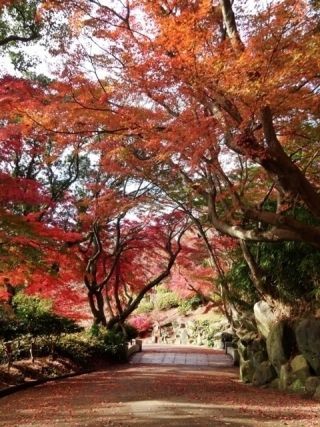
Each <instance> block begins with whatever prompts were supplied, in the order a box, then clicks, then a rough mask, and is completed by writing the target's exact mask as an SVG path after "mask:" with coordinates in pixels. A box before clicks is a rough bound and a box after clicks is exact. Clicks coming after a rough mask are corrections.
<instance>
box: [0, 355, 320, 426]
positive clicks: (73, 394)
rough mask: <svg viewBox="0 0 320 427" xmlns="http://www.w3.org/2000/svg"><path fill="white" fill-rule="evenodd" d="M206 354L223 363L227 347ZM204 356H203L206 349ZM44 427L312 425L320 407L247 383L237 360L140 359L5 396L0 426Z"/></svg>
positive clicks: (1, 401)
mask: <svg viewBox="0 0 320 427" xmlns="http://www.w3.org/2000/svg"><path fill="white" fill-rule="evenodd" d="M172 350H173V349H171V350H170V352H172ZM150 351H151V350H149V354H151V353H152V351H153V350H152V351H151V353H150ZM168 351H169V350H168ZM175 351H176V349H175ZM181 351H182V352H185V349H181ZM207 351H208V354H210V357H211V356H212V355H214V354H216V355H217V357H219V358H220V361H221V357H222V353H221V352H219V351H214V350H207ZM176 352H178V353H179V350H177V351H176ZM192 354H193V355H195V354H197V351H196V350H195V349H194V351H193V352H192ZM199 354H200V355H201V357H202V356H203V355H204V354H206V350H204V349H202V351H201V352H199ZM193 357H195V356H193ZM201 357H200V358H201ZM45 425H47V426H59V427H63V426H66V427H67V426H68V427H69V426H71V427H73V426H90V427H91V426H92V427H93V426H95V427H99V426H114V427H120V426H122V427H127V426H136V427H147V426H149V427H162V426H169V427H170V426H188V427H189V426H190V427H193V426H204V427H205V426H233V427H234V426H237V427H240V426H244V427H245V426H257V427H258V426H259V427H260V426H273V427H277V426H294V427H298V426H299V427H311V426H320V404H319V402H316V401H312V400H309V399H306V398H304V397H300V396H296V395H295V396H293V395H287V394H286V395H283V394H281V393H280V392H278V391H275V390H269V389H262V388H255V387H252V386H247V385H244V384H241V383H240V382H239V380H238V372H237V369H235V368H233V367H231V366H230V361H229V363H226V364H225V366H222V365H221V363H220V364H217V366H213V365H211V366H210V367H209V366H199V365H198V366H191V365H190V366H189V365H165V364H143V363H137V364H127V365H122V366H121V365H118V366H112V367H110V368H108V369H105V370H101V371H97V372H93V373H90V374H84V375H81V376H78V377H73V378H69V379H64V380H60V381H55V382H50V383H47V384H44V385H41V386H36V387H33V388H31V389H28V390H24V391H21V392H18V393H15V394H13V395H10V396H6V397H4V398H2V399H0V426H10V427H13V426H19V427H27V426H36V427H40V426H41V427H43V426H45Z"/></svg>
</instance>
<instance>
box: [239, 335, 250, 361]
mask: <svg viewBox="0 0 320 427" xmlns="http://www.w3.org/2000/svg"><path fill="white" fill-rule="evenodd" d="M238 351H239V355H240V357H241V359H242V360H248V359H249V356H248V348H247V346H246V345H245V344H244V343H243V342H241V341H240V340H239V341H238Z"/></svg>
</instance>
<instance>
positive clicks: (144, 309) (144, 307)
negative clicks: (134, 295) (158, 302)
mask: <svg viewBox="0 0 320 427" xmlns="http://www.w3.org/2000/svg"><path fill="white" fill-rule="evenodd" d="M153 309H154V304H153V302H152V301H148V300H146V299H143V300H142V301H141V302H140V304H139V306H138V308H137V309H136V311H135V312H136V313H137V314H144V313H150V312H151V311H152V310H153Z"/></svg>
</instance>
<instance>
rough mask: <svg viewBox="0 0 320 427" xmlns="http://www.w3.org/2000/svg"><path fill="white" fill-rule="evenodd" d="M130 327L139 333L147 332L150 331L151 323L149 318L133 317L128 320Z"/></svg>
mask: <svg viewBox="0 0 320 427" xmlns="http://www.w3.org/2000/svg"><path fill="white" fill-rule="evenodd" d="M129 323H130V325H132V326H133V327H134V328H136V329H137V330H138V331H139V333H142V332H147V331H148V330H149V329H152V323H151V320H150V319H149V317H147V316H143V315H140V316H135V317H132V318H131V319H130V320H129Z"/></svg>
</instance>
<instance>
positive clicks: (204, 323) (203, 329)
mask: <svg viewBox="0 0 320 427" xmlns="http://www.w3.org/2000/svg"><path fill="white" fill-rule="evenodd" d="M218 332H219V327H218V328H217V325H216V324H215V323H212V322H210V321H209V320H195V321H194V323H193V325H192V328H191V337H192V338H193V341H194V342H196V340H197V337H198V336H199V335H200V336H201V337H202V340H203V342H205V343H206V344H207V345H208V346H209V347H213V346H214V336H215V335H216V334H217V333H218Z"/></svg>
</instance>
